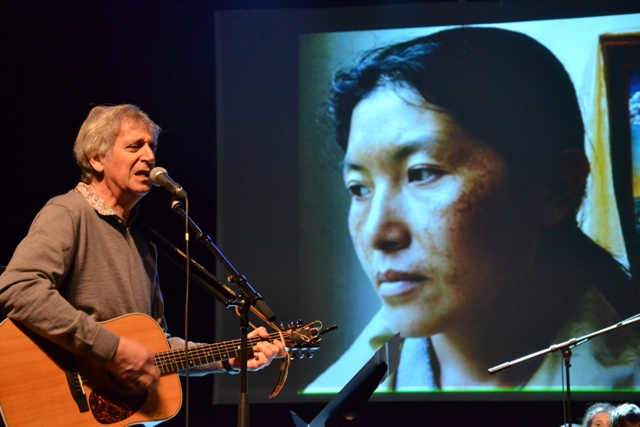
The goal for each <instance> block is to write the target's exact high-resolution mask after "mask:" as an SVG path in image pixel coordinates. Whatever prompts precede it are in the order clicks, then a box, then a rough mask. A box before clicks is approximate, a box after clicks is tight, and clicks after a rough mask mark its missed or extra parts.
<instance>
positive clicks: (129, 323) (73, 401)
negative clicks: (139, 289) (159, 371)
mask: <svg viewBox="0 0 640 427" xmlns="http://www.w3.org/2000/svg"><path fill="white" fill-rule="evenodd" d="M102 325H103V326H104V327H106V328H107V329H109V330H111V331H113V332H114V333H116V334H117V335H119V336H126V337H129V338H132V339H135V340H136V341H138V342H140V343H142V344H143V345H145V346H146V347H147V348H148V349H149V350H150V351H151V352H152V353H158V352H166V351H167V350H168V349H169V344H168V343H167V341H166V339H165V337H164V334H163V332H162V329H161V328H160V327H159V326H158V324H157V323H156V322H155V320H153V319H152V318H150V317H148V316H146V315H143V314H130V315H126V316H122V317H118V318H116V319H113V320H109V321H107V322H104V323H102ZM181 405H182V388H181V386H180V379H179V377H178V374H177V373H171V374H168V375H163V376H161V377H160V380H159V382H158V385H157V388H156V389H155V390H154V391H153V392H148V393H146V394H145V395H132V394H131V393H128V392H127V391H124V390H121V389H118V387H117V386H115V385H114V384H113V382H112V381H110V378H109V377H108V376H107V372H106V370H105V369H104V367H103V366H102V365H100V364H96V363H86V362H83V361H82V360H77V359H76V358H74V357H73V356H72V355H70V354H69V353H67V352H64V351H63V350H61V349H59V347H57V346H55V345H53V344H51V343H50V342H49V341H47V340H45V339H43V338H41V337H39V336H37V335H35V334H33V333H32V332H31V331H29V330H28V329H26V328H24V327H22V326H20V325H18V324H16V323H14V322H12V321H11V320H9V319H7V320H5V321H4V322H2V323H1V324H0V411H1V413H2V417H3V419H4V422H5V424H6V427H42V426H47V427H76V426H77V427H92V426H111V427H125V426H131V425H144V426H154V425H157V424H160V423H161V422H163V421H166V420H168V419H170V418H172V417H174V416H175V415H176V414H177V413H178V411H179V410H180V407H181Z"/></svg>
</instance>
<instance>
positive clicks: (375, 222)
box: [364, 190, 411, 252]
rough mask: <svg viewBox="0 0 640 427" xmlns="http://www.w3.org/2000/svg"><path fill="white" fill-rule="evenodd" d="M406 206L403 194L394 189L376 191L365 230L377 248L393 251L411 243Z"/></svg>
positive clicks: (369, 239) (373, 246)
mask: <svg viewBox="0 0 640 427" xmlns="http://www.w3.org/2000/svg"><path fill="white" fill-rule="evenodd" d="M406 208H407V207H406V206H405V204H404V202H403V199H402V197H401V195H400V194H399V193H398V192H395V191H393V190H379V191H378V192H377V193H374V195H373V198H372V203H371V208H370V209H369V212H368V215H367V219H366V221H365V224H364V232H365V233H366V236H367V240H368V241H369V243H370V245H371V247H372V248H373V249H375V250H380V251H384V252H393V251H398V250H401V249H404V248H406V247H408V246H409V244H410V243H411V233H410V228H409V227H408V224H407V222H406V218H407V217H406V215H405V212H406Z"/></svg>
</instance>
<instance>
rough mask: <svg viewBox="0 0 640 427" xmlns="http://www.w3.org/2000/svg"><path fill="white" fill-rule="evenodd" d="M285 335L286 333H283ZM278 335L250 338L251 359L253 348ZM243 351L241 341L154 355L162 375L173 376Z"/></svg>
mask: <svg viewBox="0 0 640 427" xmlns="http://www.w3.org/2000/svg"><path fill="white" fill-rule="evenodd" d="M283 334H284V332H283ZM279 337H280V335H279V334H278V333H274V334H270V335H269V338H268V339H261V338H249V339H248V340H247V347H248V351H249V357H251V355H252V354H253V351H252V348H253V346H255V345H256V344H257V343H259V342H260V341H269V342H272V341H273V340H275V339H278V338H279ZM240 350H241V340H239V339H236V340H230V341H223V342H220V343H213V344H198V345H190V346H189V347H188V356H187V351H186V350H185V349H183V348H181V349H174V350H169V351H165V352H161V353H155V354H154V360H155V363H156V366H157V367H158V369H160V372H161V373H162V375H165V374H172V373H175V372H178V371H181V370H184V369H186V368H187V366H188V367H189V368H195V367H198V366H202V365H207V364H209V363H215V362H220V361H223V360H227V359H231V358H233V357H239V356H240Z"/></svg>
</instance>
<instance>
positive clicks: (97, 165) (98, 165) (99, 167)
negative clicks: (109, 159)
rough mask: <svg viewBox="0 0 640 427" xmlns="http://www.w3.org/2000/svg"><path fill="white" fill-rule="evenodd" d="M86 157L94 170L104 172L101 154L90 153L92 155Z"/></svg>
mask: <svg viewBox="0 0 640 427" xmlns="http://www.w3.org/2000/svg"><path fill="white" fill-rule="evenodd" d="M88 158H89V164H90V165H91V167H92V168H93V170H94V171H96V172H97V173H102V172H104V164H103V160H104V158H103V156H101V155H99V154H92V155H89V156H88Z"/></svg>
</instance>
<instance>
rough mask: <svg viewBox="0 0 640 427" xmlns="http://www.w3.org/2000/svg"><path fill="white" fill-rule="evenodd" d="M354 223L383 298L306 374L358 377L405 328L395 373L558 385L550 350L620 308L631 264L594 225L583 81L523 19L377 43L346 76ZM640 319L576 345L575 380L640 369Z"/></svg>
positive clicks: (440, 386)
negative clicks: (338, 350) (515, 24)
mask: <svg viewBox="0 0 640 427" xmlns="http://www.w3.org/2000/svg"><path fill="white" fill-rule="evenodd" d="M329 101H330V113H331V116H332V122H333V126H334V132H335V140H336V142H337V143H338V144H339V145H340V146H341V147H342V149H343V151H344V161H343V165H342V174H343V179H344V185H345V188H346V189H347V191H348V193H349V195H350V199H351V201H350V208H349V213H348V228H349V233H350V236H351V240H352V243H353V246H354V249H355V252H356V254H357V257H358V259H359V261H360V264H361V266H362V268H363V270H364V272H365V274H366V276H367V277H368V279H369V280H370V282H371V285H372V288H373V291H374V292H375V293H376V294H377V296H378V297H379V299H380V301H381V304H382V309H381V310H380V311H379V312H378V313H377V314H376V315H375V316H374V318H373V319H372V320H371V321H370V322H369V324H368V325H367V326H366V327H365V329H364V330H363V331H362V333H361V334H360V336H359V337H358V338H357V340H356V341H355V342H354V343H353V345H352V346H351V348H349V350H348V351H346V352H345V353H344V354H343V355H342V356H341V357H340V359H339V360H337V361H336V362H335V363H334V364H333V365H332V366H330V367H329V369H327V370H326V371H325V372H324V373H322V374H321V375H320V376H319V377H318V378H316V379H315V380H314V381H313V382H312V383H311V384H310V385H309V386H308V387H307V389H306V391H307V392H320V391H325V390H335V389H336V388H340V387H341V386H343V385H344V384H345V383H346V382H347V381H348V380H349V379H350V378H351V376H352V375H353V374H355V373H356V372H357V371H358V370H359V369H360V367H361V361H363V360H366V359H367V358H368V357H370V355H371V354H373V351H374V350H375V348H376V346H379V345H380V344H381V343H383V342H384V341H385V340H386V339H388V338H390V337H391V336H393V335H394V334H395V333H396V332H399V333H400V334H401V335H402V337H403V343H402V348H401V355H400V365H399V368H398V370H397V372H396V373H395V374H394V375H392V376H391V377H390V378H388V379H387V380H386V381H385V383H384V384H383V385H382V386H381V387H382V388H383V389H386V390H404V391H424V390H488V389H508V390H514V389H516V390H519V389H522V390H547V389H559V388H560V387H561V386H562V378H561V375H562V366H563V360H562V357H561V355H560V354H559V353H558V352H553V353H549V354H547V355H545V356H543V357H539V358H537V359H533V360H531V361H528V362H526V363H522V364H520V365H517V366H515V367H513V368H511V369H508V370H505V371H502V372H500V373H498V374H495V375H490V374H489V373H488V368H490V367H493V366H496V365H499V364H501V363H503V362H506V361H511V360H514V359H517V358H519V357H522V356H525V355H527V354H530V353H531V352H534V351H538V350H542V349H545V348H547V347H548V346H550V345H552V344H555V343H559V342H563V341H564V340H567V339H569V338H572V337H578V336H582V335H585V334H588V333H591V332H594V331H596V330H599V329H602V328H604V327H606V326H609V325H611V324H614V323H615V322H617V321H619V320H621V313H619V312H617V311H616V309H615V308H614V306H613V305H612V304H611V301H608V300H607V298H605V297H604V294H608V293H617V292H618V291H620V292H624V293H626V294H632V293H631V292H630V290H631V288H632V284H631V279H630V277H629V275H628V274H627V272H626V270H625V269H624V268H623V267H622V266H621V265H620V264H619V263H618V262H617V261H616V260H615V259H614V257H613V256H612V255H611V254H609V253H608V252H607V251H606V250H604V249H603V248H601V247H600V246H598V245H597V244H596V243H595V242H594V241H593V240H591V239H590V238H589V237H587V236H586V235H585V234H584V233H583V232H582V231H581V229H580V228H579V225H578V222H577V220H576V213H577V212H578V209H579V207H580V205H581V203H582V200H583V197H584V194H585V185H586V182H587V177H588V175H589V171H590V165H589V161H588V159H587V156H586V155H585V148H584V145H585V136H584V133H585V131H584V124H583V119H582V115H581V111H580V108H579V105H578V101H577V98H576V92H575V90H574V87H573V84H572V82H571V80H570V78H569V76H568V74H567V72H566V71H565V69H564V67H563V65H562V64H561V63H560V62H559V60H558V59H557V58H556V57H555V56H554V55H553V54H552V53H551V52H550V51H549V50H548V49H547V48H546V47H544V46H543V45H542V44H540V43H539V42H537V41H535V40H534V39H533V38H531V37H528V36H526V35H524V34H521V33H518V32H513V31H508V30H503V29H494V28H472V27H469V28H455V29H450V30H444V31H440V32H437V33H434V34H431V35H428V36H425V37H421V38H417V39H414V40H411V41H407V42H402V43H397V44H394V45H391V46H387V47H382V48H378V49H375V50H373V51H371V52H369V53H367V54H366V55H365V56H364V57H363V58H362V59H361V60H360V61H359V62H358V63H357V64H356V65H355V66H353V67H352V68H349V69H346V70H344V71H341V72H339V73H337V75H336V76H335V80H334V82H333V85H332V92H331V94H330V99H329ZM639 356H640V335H639V334H638V332H637V330H636V329H635V328H634V327H626V328H621V329H620V330H617V331H614V332H613V333H609V334H605V335H601V336H599V337H597V338H596V339H593V340H591V341H589V342H587V343H585V344H583V345H580V346H577V347H575V348H574V349H573V356H572V359H571V386H572V389H574V390H576V389H612V388H623V389H633V388H638V387H639V386H640V357H639Z"/></svg>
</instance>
